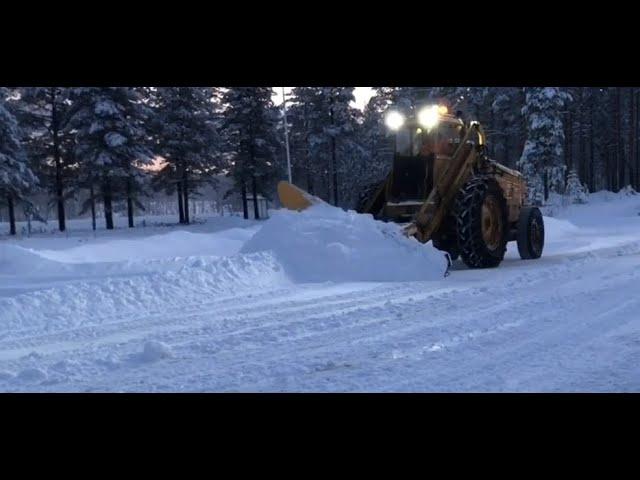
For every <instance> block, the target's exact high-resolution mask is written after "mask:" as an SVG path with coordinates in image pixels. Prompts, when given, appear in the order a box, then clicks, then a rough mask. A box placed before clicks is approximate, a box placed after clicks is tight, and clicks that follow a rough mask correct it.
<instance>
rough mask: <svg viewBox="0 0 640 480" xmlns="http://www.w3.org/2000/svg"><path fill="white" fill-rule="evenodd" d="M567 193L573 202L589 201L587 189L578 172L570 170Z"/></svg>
mask: <svg viewBox="0 0 640 480" xmlns="http://www.w3.org/2000/svg"><path fill="white" fill-rule="evenodd" d="M565 195H566V196H567V197H568V198H569V201H570V202H571V203H587V190H586V188H585V187H584V185H582V182H580V177H579V176H578V172H576V171H575V170H573V169H572V170H570V171H569V174H568V176H567V188H566V189H565Z"/></svg>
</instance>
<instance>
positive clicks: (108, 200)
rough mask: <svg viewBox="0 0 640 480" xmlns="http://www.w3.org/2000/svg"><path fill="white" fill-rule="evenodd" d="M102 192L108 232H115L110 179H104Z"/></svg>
mask: <svg viewBox="0 0 640 480" xmlns="http://www.w3.org/2000/svg"><path fill="white" fill-rule="evenodd" d="M102 192H103V194H102V196H103V198H104V218H105V222H106V226H107V230H113V203H112V197H111V181H110V180H109V177H107V178H105V179H104V183H103V184H102Z"/></svg>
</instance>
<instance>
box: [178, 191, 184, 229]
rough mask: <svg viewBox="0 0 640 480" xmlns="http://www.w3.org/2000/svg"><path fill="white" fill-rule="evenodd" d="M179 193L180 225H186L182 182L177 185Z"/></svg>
mask: <svg viewBox="0 0 640 480" xmlns="http://www.w3.org/2000/svg"><path fill="white" fill-rule="evenodd" d="M176 187H177V192H178V214H179V215H180V223H181V224H182V223H184V205H183V201H184V199H183V198H182V181H180V182H178V184H177V186H176Z"/></svg>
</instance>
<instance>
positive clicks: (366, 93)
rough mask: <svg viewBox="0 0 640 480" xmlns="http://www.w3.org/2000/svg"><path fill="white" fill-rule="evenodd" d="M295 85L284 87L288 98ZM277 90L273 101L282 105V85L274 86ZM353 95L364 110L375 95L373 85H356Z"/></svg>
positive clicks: (357, 105) (358, 105)
mask: <svg viewBox="0 0 640 480" xmlns="http://www.w3.org/2000/svg"><path fill="white" fill-rule="evenodd" d="M292 88H293V87H284V90H285V92H286V94H287V98H289V93H290V92H291V89H292ZM273 89H274V91H275V95H274V96H273V101H274V103H275V104H276V105H280V104H281V103H282V87H273ZM353 95H354V96H355V97H356V101H355V102H354V105H355V106H356V107H358V108H359V109H360V110H364V107H365V106H366V105H367V102H368V101H369V99H370V98H371V97H372V96H373V90H372V88H371V87H356V89H355V90H354V92H353Z"/></svg>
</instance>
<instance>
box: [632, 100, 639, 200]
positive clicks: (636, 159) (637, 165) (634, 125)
mask: <svg viewBox="0 0 640 480" xmlns="http://www.w3.org/2000/svg"><path fill="white" fill-rule="evenodd" d="M638 112H640V95H638V94H637V92H636V118H635V121H634V124H633V129H634V131H635V137H636V142H637V141H638V140H637V139H638V136H639V135H640V127H639V126H638ZM635 151H636V158H635V161H636V190H637V191H640V148H638V144H637V143H636V149H635Z"/></svg>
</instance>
